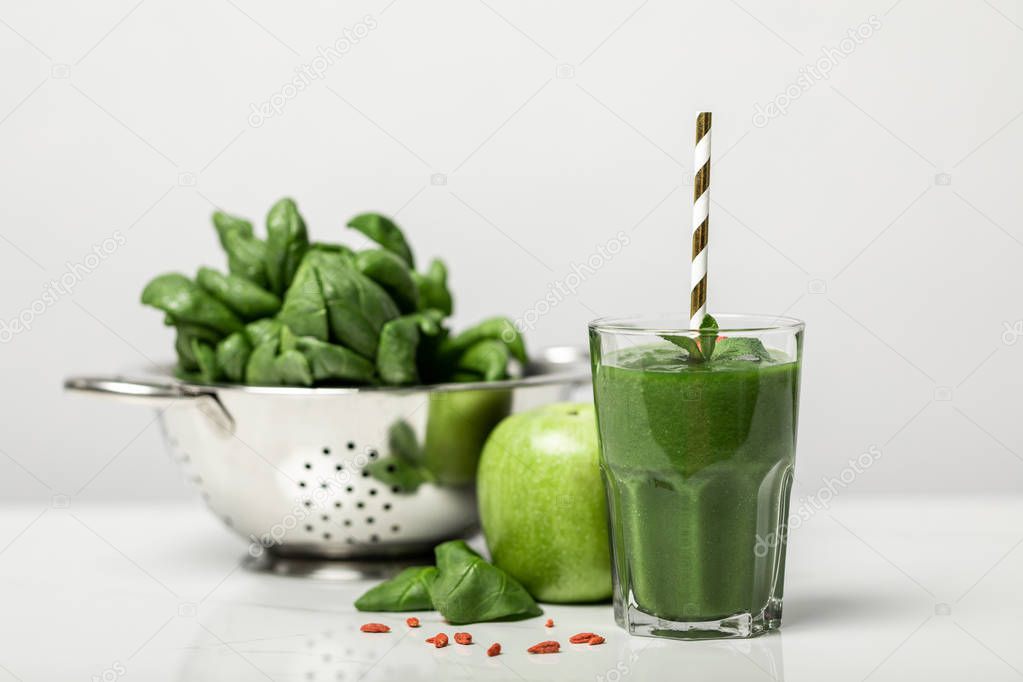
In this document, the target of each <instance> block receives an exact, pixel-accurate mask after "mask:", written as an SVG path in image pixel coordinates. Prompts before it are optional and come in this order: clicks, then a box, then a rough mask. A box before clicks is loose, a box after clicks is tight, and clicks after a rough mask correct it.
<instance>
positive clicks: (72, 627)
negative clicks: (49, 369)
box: [0, 496, 1023, 682]
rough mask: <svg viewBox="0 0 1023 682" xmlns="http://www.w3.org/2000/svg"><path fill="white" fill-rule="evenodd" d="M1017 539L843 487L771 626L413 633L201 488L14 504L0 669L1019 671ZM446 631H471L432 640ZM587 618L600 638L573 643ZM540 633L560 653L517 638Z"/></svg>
mask: <svg viewBox="0 0 1023 682" xmlns="http://www.w3.org/2000/svg"><path fill="white" fill-rule="evenodd" d="M1021 541H1023V500H1021V499H1005V498H1001V499H999V498H996V499H988V500H979V499H952V500H942V499H934V498H915V499H914V498H908V499H907V498H899V499H896V498H876V499H863V498H859V499H853V498H852V497H851V496H850V497H848V498H840V499H836V500H835V501H834V503H833V504H832V506H831V508H830V509H829V510H827V511H820V512H818V513H817V514H815V515H814V516H813V517H812V518H811V519H810V520H809V521H808V522H806V523H804V524H803V525H802V526H801V527H800V528H799V529H798V530H797V531H795V532H794V533H793V536H792V540H791V542H792V544H791V549H790V555H789V568H788V578H787V584H786V600H785V616H784V626H783V628H782V630H781V631H780V632H778V633H773V634H771V635H768V636H765V637H761V638H758V639H753V640H747V641H718V642H700V643H692V642H676V641H667V640H660V639H648V638H639V637H629V636H628V635H626V634H625V633H624V632H623V631H621V630H619V629H618V628H617V627H615V625H614V624H613V621H612V617H611V608H610V606H580V607H570V606H548V607H546V615H545V616H544V617H542V618H537V619H532V620H529V621H523V622H518V623H500V624H496V623H489V624H479V625H472V626H466V627H463V628H454V627H451V626H447V625H444V624H442V623H441V622H440V618H439V617H438V615H437V614H436V613H427V614H419V615H420V617H421V619H422V621H423V627H422V628H420V629H418V630H409V629H408V628H406V627H405V625H404V615H401V616H399V615H398V614H394V615H387V614H376V615H367V614H360V613H357V612H355V611H354V609H353V608H352V600H353V599H354V598H355V597H356V596H357V595H358V594H360V593H361V592H362V591H363V590H364V589H365V588H366V587H368V586H369V585H370V584H371V583H369V582H354V583H340V584H338V583H325V582H314V581H310V580H303V579H296V578H284V577H277V576H270V575H264V574H257V573H253V572H250V571H248V570H246V569H244V568H241V567H240V563H239V560H240V559H241V558H242V556H243V554H244V552H245V543H244V542H243V541H241V540H240V539H238V538H235V537H234V536H233V535H231V534H230V533H229V531H227V530H226V529H225V528H223V527H221V526H220V524H219V522H218V521H217V520H216V519H214V518H213V517H212V516H211V515H209V514H208V513H207V512H206V511H205V510H204V509H202V508H201V506H200V505H199V504H198V503H194V504H189V505H181V504H178V505H173V506H170V505H164V506H159V505H150V506H121V507H99V506H82V507H77V506H75V505H74V504H72V505H71V506H70V507H67V508H61V506H60V504H59V503H58V504H57V505H56V506H54V507H48V508H40V507H8V508H3V509H0V613H2V617H0V629H2V631H0V680H5V679H14V680H24V681H26V682H28V681H30V680H75V679H81V680H90V679H93V680H117V679H124V680H147V681H154V682H155V681H158V680H182V681H185V680H187V681H189V682H198V681H201V680H218V681H219V680H268V679H269V680H280V681H284V680H304V681H308V680H349V681H351V680H358V679H367V680H419V679H445V680H456V679H465V680H520V679H526V680H533V679H551V680H593V681H597V682H600V681H607V682H617V681H618V680H652V679H657V680H660V679H687V680H705V679H706V680H714V679H720V680H747V679H748V680H767V679H772V678H773V679H778V680H782V679H785V680H789V681H795V680H815V681H819V680H822V679H829V680H857V681H859V680H865V679H869V680H877V681H881V680H916V679H927V680H932V681H934V680H967V679H971V680H986V681H989V680H1018V679H1020V678H1023V672H1021V671H1023V646H1020V643H1019V635H1018V631H1019V627H1018V626H1017V624H1016V620H1015V619H1016V617H1018V616H1019V615H1020V614H1021V612H1023V608H1021V607H1023V590H1021V588H1020V583H1021V580H1020V578H1021V576H1023V549H1021V548H1020V544H1021ZM546 617H551V618H553V619H554V621H555V624H556V626H555V627H554V628H553V629H550V630H548V629H546V628H545V627H544V626H543V621H544V619H545V618H546ZM369 620H375V621H381V622H385V623H388V624H390V625H391V626H392V627H393V632H392V633H391V634H386V635H367V634H362V633H360V632H359V631H358V627H359V625H360V624H362V623H364V622H367V621H369ZM456 629H457V630H466V631H469V632H471V633H472V634H473V636H474V638H475V640H476V641H477V642H478V644H477V645H476V646H471V647H463V646H456V645H454V644H452V645H450V646H448V647H447V648H446V649H442V650H437V649H434V648H433V647H431V646H429V645H427V644H425V643H424V642H423V640H424V639H425V638H426V637H429V636H431V635H433V634H435V633H436V632H439V631H444V632H447V633H448V634H449V636H450V635H451V634H453V633H454V631H455V630H456ZM583 630H587V631H594V632H598V633H600V634H602V635H604V636H605V637H606V638H607V643H606V644H605V645H603V646H597V647H586V646H573V645H570V644H569V643H568V637H569V636H571V635H572V634H574V633H576V632H578V631H583ZM544 639H558V640H560V641H561V643H562V646H563V651H562V653H560V654H558V655H547V656H530V655H528V654H527V653H526V651H525V650H526V648H527V647H528V646H529V645H531V644H534V643H536V642H539V641H541V640H544ZM494 641H499V642H501V644H502V646H503V648H504V654H503V655H501V656H499V657H496V658H491V659H488V658H487V657H486V656H485V648H486V646H487V645H489V644H490V643H491V642H494Z"/></svg>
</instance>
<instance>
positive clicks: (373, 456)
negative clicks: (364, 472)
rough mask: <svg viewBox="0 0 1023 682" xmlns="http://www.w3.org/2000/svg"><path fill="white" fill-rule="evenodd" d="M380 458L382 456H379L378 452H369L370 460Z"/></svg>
mask: <svg viewBox="0 0 1023 682" xmlns="http://www.w3.org/2000/svg"><path fill="white" fill-rule="evenodd" d="M379 456H380V455H379V454H378V453H377V451H376V450H370V451H369V458H370V459H376V458H377V457H379Z"/></svg>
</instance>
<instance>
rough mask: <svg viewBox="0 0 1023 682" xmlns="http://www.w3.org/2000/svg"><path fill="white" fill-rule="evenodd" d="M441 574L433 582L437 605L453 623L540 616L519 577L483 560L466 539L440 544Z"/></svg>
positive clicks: (433, 592) (437, 549) (438, 549)
mask: <svg viewBox="0 0 1023 682" xmlns="http://www.w3.org/2000/svg"><path fill="white" fill-rule="evenodd" d="M434 554H435V556H436V559H437V578H436V580H434V582H433V584H432V585H431V586H430V599H431V601H432V602H433V606H434V608H436V609H437V610H438V611H440V613H441V615H442V616H444V618H445V619H446V620H447V621H448V622H449V623H451V624H452V625H462V624H465V623H478V622H483V621H491V620H514V619H521V618H530V617H532V616H539V615H540V614H541V613H543V611H541V610H540V607H539V606H537V605H536V602H535V601H533V598H532V597H531V596H529V592H527V591H526V588H524V587H523V586H522V585H521V584H519V582H518V581H516V580H515V579H514V578H512V577H511V576H510V575H508V574H507V573H505V572H504V571H502V570H501V569H500V568H498V567H497V566H494V565H493V564H489V563H487V562H486V561H484V560H483V557H481V556H480V555H479V554H477V553H476V552H474V551H472V550H471V549H470V548H469V546H468V545H466V544H465V542H464V541H462V540H452V541H451V542H445V543H444V544H441V545H438V546H437V548H436V549H435V550H434Z"/></svg>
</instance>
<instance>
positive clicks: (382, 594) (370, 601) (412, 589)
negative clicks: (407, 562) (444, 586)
mask: <svg viewBox="0 0 1023 682" xmlns="http://www.w3.org/2000/svg"><path fill="white" fill-rule="evenodd" d="M436 577H437V569H436V568H434V567H433V566H413V567H412V568H406V569H405V570H404V571H402V572H401V573H399V574H398V575H396V576H394V577H393V578H391V579H390V580H387V581H385V582H382V583H380V584H379V585H377V586H376V587H374V588H371V589H370V590H369V591H368V592H366V594H364V595H362V596H361V597H359V598H358V599H357V600H355V608H357V609H358V610H359V611H432V610H433V602H432V601H430V585H431V584H433V581H434V579H436Z"/></svg>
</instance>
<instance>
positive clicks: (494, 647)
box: [487, 642, 501, 656]
mask: <svg viewBox="0 0 1023 682" xmlns="http://www.w3.org/2000/svg"><path fill="white" fill-rule="evenodd" d="M499 653H501V645H500V644H498V643H497V642H494V643H493V644H491V645H490V648H489V649H487V656H497V655H498V654H499Z"/></svg>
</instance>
